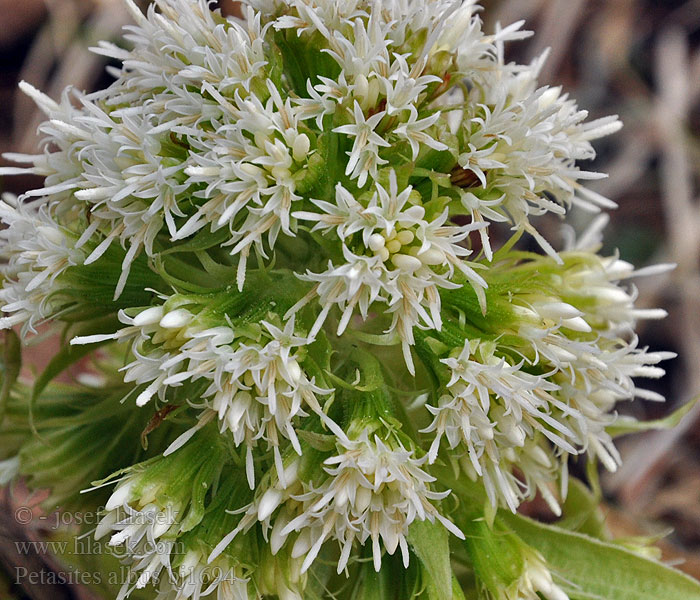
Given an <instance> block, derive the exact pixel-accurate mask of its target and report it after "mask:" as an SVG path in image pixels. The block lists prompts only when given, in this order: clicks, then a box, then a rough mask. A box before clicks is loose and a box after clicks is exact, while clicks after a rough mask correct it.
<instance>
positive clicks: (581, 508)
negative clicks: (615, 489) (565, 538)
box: [557, 477, 610, 540]
mask: <svg viewBox="0 0 700 600" xmlns="http://www.w3.org/2000/svg"><path fill="white" fill-rule="evenodd" d="M562 511H563V514H564V516H563V518H562V519H560V520H559V521H557V527H560V528H562V529H567V530H570V531H578V532H579V533H585V534H586V535H590V536H592V537H594V538H598V539H601V540H609V539H610V534H609V532H608V530H607V527H606V525H605V516H604V515H603V512H602V511H601V509H600V498H599V497H597V496H596V494H595V493H593V492H592V491H591V490H589V489H588V488H587V487H586V485H585V484H584V483H583V482H581V481H580V480H578V479H576V478H574V477H572V478H570V479H569V491H568V492H567V495H566V502H564V504H563V506H562Z"/></svg>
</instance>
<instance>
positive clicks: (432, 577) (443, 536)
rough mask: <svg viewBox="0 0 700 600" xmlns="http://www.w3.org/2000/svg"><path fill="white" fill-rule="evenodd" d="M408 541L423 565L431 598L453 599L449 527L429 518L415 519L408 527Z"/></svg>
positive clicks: (433, 599) (440, 599)
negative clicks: (446, 527)
mask: <svg viewBox="0 0 700 600" xmlns="http://www.w3.org/2000/svg"><path fill="white" fill-rule="evenodd" d="M408 543H409V544H410V545H411V548H412V549H413V552H415V554H416V556H417V557H418V559H419V560H420V562H421V564H422V565H423V573H424V576H425V577H426V578H427V579H428V581H429V586H430V587H429V590H428V593H429V597H430V599H431V600H451V598H452V596H453V594H452V567H451V565H450V545H449V535H448V533H447V529H445V528H444V527H443V526H442V525H440V524H439V523H431V522H430V521H427V520H425V521H414V522H413V523H412V524H411V526H410V527H409V528H408Z"/></svg>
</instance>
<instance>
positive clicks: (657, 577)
mask: <svg viewBox="0 0 700 600" xmlns="http://www.w3.org/2000/svg"><path fill="white" fill-rule="evenodd" d="M500 518H501V519H503V521H505V522H506V523H507V524H508V525H509V526H510V527H511V528H512V529H513V530H514V531H515V533H517V534H518V535H519V536H520V537H521V538H522V539H523V540H524V541H525V542H526V543H528V544H530V545H531V546H532V547H534V548H536V549H537V550H538V551H539V552H540V553H541V554H542V555H543V556H544V558H545V559H546V561H547V563H548V565H549V567H550V568H551V569H552V571H553V573H554V575H555V579H556V580H557V584H558V585H559V586H560V587H562V588H563V589H564V591H565V592H566V593H567V594H569V597H570V598H571V600H577V599H578V600H593V599H595V600H700V583H698V582H697V581H695V580H694V579H692V578H691V577H689V576H688V575H685V574H684V573H681V572H680V571H676V570H675V569H672V568H671V567H667V566H666V565H663V564H661V563H659V562H657V561H654V560H651V559H648V558H643V557H641V556H639V555H637V554H634V553H633V552H630V551H629V550H627V549H625V548H623V547H621V546H619V545H617V544H614V543H610V542H604V541H601V540H597V539H595V538H592V537H589V536H587V535H584V534H581V533H575V532H571V531H565V530H563V529H560V528H559V527H555V526H553V525H544V524H542V523H537V522H535V521H533V520H531V519H528V518H526V517H522V516H519V515H511V514H505V513H502V514H501V515H500ZM557 576H559V577H558V578H557Z"/></svg>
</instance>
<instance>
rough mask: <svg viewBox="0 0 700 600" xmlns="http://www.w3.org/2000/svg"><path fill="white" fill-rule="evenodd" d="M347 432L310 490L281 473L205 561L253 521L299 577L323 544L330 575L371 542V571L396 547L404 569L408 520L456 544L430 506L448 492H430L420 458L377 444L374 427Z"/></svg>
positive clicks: (290, 469)
mask: <svg viewBox="0 0 700 600" xmlns="http://www.w3.org/2000/svg"><path fill="white" fill-rule="evenodd" d="M352 428H353V429H360V433H357V434H356V435H352V436H350V437H348V436H346V435H342V437H340V439H338V440H337V442H336V451H337V454H334V455H332V456H330V457H329V458H327V459H325V460H324V462H323V471H322V472H321V473H320V477H321V478H322V480H321V481H320V482H318V485H316V484H315V483H313V482H304V481H302V480H301V479H299V477H298V472H299V467H300V461H299V459H298V458H295V459H293V461H292V462H291V463H290V464H289V465H288V466H287V467H286V471H285V473H286V481H279V480H277V483H274V484H272V485H270V486H269V487H267V489H266V490H265V492H264V493H263V494H261V495H260V497H259V498H258V500H257V501H255V502H253V503H252V504H251V505H250V507H249V508H248V509H247V511H246V514H245V516H244V517H243V519H241V521H240V523H239V524H238V526H237V527H236V528H235V529H234V530H233V531H231V533H229V534H228V535H227V536H226V537H224V539H223V540H222V541H221V543H220V544H219V545H218V547H217V548H215V549H214V552H213V553H212V557H213V558H215V557H217V556H218V554H219V553H220V552H221V551H222V550H223V549H224V548H226V546H227V545H228V544H230V543H231V540H233V539H234V538H235V537H236V536H237V535H238V534H239V533H240V532H242V531H247V530H248V529H250V528H251V527H252V526H253V525H254V524H255V523H256V522H260V523H261V524H262V525H263V527H264V530H265V531H268V530H269V531H270V533H269V535H270V549H271V551H272V554H273V555H275V554H277V553H278V552H279V551H280V550H281V549H282V548H283V547H284V546H285V545H289V547H290V548H291V557H292V558H293V559H296V558H301V557H303V562H302V564H301V568H300V572H301V573H304V572H305V571H306V570H308V569H309V567H310V566H311V565H312V564H313V562H314V560H315V559H316V558H317V556H318V553H319V551H320V550H321V547H322V546H323V544H324V543H325V542H326V541H327V540H329V539H335V540H337V542H338V544H339V546H340V551H341V552H340V558H339V560H338V565H337V572H338V573H341V572H343V570H345V569H346V567H347V565H348V561H349V560H350V555H351V552H352V550H353V547H354V544H355V542H356V541H358V542H359V543H360V544H362V545H364V543H365V542H366V541H367V540H371V543H372V556H373V563H374V568H375V570H377V571H379V570H380V568H381V563H382V553H383V549H384V550H386V552H387V553H388V554H390V555H393V554H394V553H395V552H396V550H397V548H400V550H401V555H402V558H403V564H404V566H405V567H408V561H409V551H408V544H407V542H406V535H407V534H408V527H409V526H410V525H411V523H413V522H414V521H416V520H417V521H424V520H426V519H427V520H429V521H430V522H435V521H437V522H439V523H441V524H442V525H444V526H445V527H446V528H447V529H448V530H449V531H450V532H452V533H453V534H455V535H456V536H458V537H459V538H461V539H464V534H463V533H462V532H461V531H460V530H459V528H457V527H456V526H455V525H454V524H453V523H452V522H451V521H450V520H449V519H447V518H445V517H444V516H443V515H441V514H440V513H439V512H438V510H437V509H436V508H435V506H434V504H433V503H432V502H431V501H434V500H441V499H443V498H445V497H446V496H447V495H448V494H449V491H444V492H436V491H432V490H431V489H430V484H431V483H432V482H434V481H435V477H433V476H431V475H429V474H428V473H427V472H426V471H424V470H423V469H422V468H421V467H422V466H423V465H424V464H425V462H426V459H427V457H423V458H421V459H419V458H417V457H416V456H415V450H414V449H407V448H406V447H404V445H403V444H402V443H401V441H400V440H399V439H398V438H397V437H396V436H395V435H392V434H390V435H389V436H388V437H387V438H386V439H384V440H382V439H381V438H380V437H379V435H378V432H374V431H372V430H373V429H375V428H376V424H374V423H372V422H361V423H360V424H358V423H353V425H352ZM294 533H296V534H297V535H293V534H294ZM290 538H291V540H292V541H289V540H290Z"/></svg>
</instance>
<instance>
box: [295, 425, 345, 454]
mask: <svg viewBox="0 0 700 600" xmlns="http://www.w3.org/2000/svg"><path fill="white" fill-rule="evenodd" d="M297 435H298V436H299V437H300V438H301V439H302V440H304V441H305V442H306V443H307V444H308V445H309V446H311V447H312V448H313V449H314V450H318V451H319V452H330V451H331V450H334V449H335V443H336V440H337V438H336V437H335V436H334V435H326V434H323V433H316V432H315V431H305V430H303V429H301V430H299V431H297Z"/></svg>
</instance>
